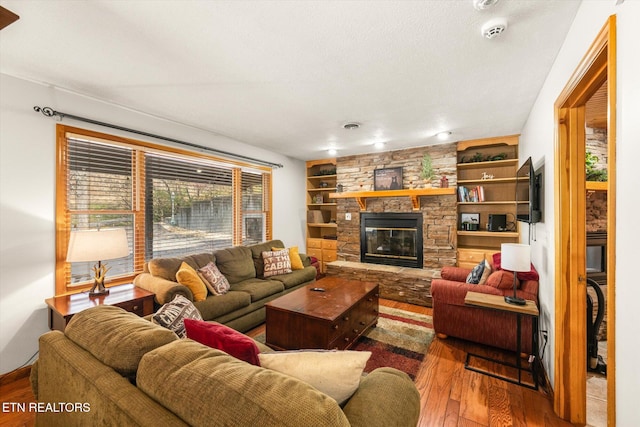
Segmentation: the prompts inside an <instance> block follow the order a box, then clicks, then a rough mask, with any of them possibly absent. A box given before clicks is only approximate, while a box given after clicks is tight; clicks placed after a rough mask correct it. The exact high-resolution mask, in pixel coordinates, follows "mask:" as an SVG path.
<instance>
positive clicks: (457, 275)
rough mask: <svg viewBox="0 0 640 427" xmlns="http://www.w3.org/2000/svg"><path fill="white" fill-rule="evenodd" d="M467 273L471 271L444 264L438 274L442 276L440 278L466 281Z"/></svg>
mask: <svg viewBox="0 0 640 427" xmlns="http://www.w3.org/2000/svg"><path fill="white" fill-rule="evenodd" d="M469 273H471V270H470V269H468V268H462V267H451V266H445V267H442V270H441V271H440V276H442V278H443V279H445V280H452V281H454V282H466V281H467V276H468V275H469Z"/></svg>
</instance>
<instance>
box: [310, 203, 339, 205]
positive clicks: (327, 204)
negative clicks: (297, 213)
mask: <svg viewBox="0 0 640 427" xmlns="http://www.w3.org/2000/svg"><path fill="white" fill-rule="evenodd" d="M337 205H338V204H337V203H308V204H307V206H337Z"/></svg>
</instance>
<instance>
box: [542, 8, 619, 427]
mask: <svg viewBox="0 0 640 427" xmlns="http://www.w3.org/2000/svg"><path fill="white" fill-rule="evenodd" d="M605 81H606V84H607V94H608V101H607V104H608V117H607V132H608V138H607V140H608V149H607V150H608V151H607V152H608V156H609V160H608V165H607V167H608V179H609V180H608V183H607V227H608V233H607V265H608V266H609V268H607V338H608V339H607V417H608V425H610V426H614V425H615V373H616V371H615V200H616V198H615V184H616V182H615V177H616V173H615V164H616V161H615V160H616V159H615V153H616V149H615V143H616V108H615V105H616V17H615V15H612V16H610V17H609V19H608V20H607V22H606V24H605V25H604V26H603V27H602V30H600V33H599V34H598V36H597V37H596V39H595V41H594V42H593V43H592V45H591V47H590V48H589V50H588V51H587V53H586V54H585V56H584V57H583V58H582V61H581V62H580V64H579V65H578V67H577V68H576V70H575V71H574V73H573V75H572V76H571V78H570V79H569V81H568V82H567V84H566V86H565V87H564V89H563V90H562V92H561V93H560V95H559V96H558V99H557V100H556V102H555V106H554V107H555V108H554V110H555V117H554V119H555V125H556V132H555V133H556V138H555V154H556V155H555V176H556V180H555V205H556V212H555V254H556V265H555V284H556V286H555V290H556V291H555V299H556V301H555V359H554V360H555V375H554V383H555V390H554V410H555V411H556V413H557V414H558V415H559V416H560V417H562V418H564V419H565V420H568V421H570V422H572V423H575V424H586V374H587V362H586V360H587V349H586V338H587V332H586V297H585V295H586V292H587V290H586V261H585V255H586V254H585V253H586V226H585V225H586V224H585V222H586V211H585V209H586V206H585V205H586V200H585V199H586V192H585V166H584V165H585V104H586V102H587V100H588V99H589V98H590V97H591V96H592V95H593V94H594V93H595V92H596V91H597V90H598V88H600V87H601V86H602V84H603V83H605Z"/></svg>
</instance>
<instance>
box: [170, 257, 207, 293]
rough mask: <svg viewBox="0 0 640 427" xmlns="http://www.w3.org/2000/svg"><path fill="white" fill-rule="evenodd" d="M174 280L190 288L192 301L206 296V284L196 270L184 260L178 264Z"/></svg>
mask: <svg viewBox="0 0 640 427" xmlns="http://www.w3.org/2000/svg"><path fill="white" fill-rule="evenodd" d="M176 281H177V282H178V283H180V284H181V285H184V286H186V287H187V288H189V289H190V290H191V293H192V294H193V300H194V301H204V299H205V298H206V297H207V286H206V285H205V284H204V282H203V281H202V279H201V278H200V276H199V275H198V272H197V271H196V270H195V269H194V268H193V267H191V266H190V265H189V264H187V263H186V262H184V261H183V262H182V264H180V268H179V269H178V272H177V273H176Z"/></svg>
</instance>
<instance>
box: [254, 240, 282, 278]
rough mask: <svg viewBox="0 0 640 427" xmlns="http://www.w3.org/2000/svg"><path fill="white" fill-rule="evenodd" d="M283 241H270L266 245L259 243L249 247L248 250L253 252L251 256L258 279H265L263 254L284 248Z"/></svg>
mask: <svg viewBox="0 0 640 427" xmlns="http://www.w3.org/2000/svg"><path fill="white" fill-rule="evenodd" d="M284 247H285V246H284V243H282V240H269V241H268V242H264V243H257V244H255V245H249V246H247V248H249V249H250V250H251V256H252V258H253V264H254V266H255V269H256V277H258V278H260V279H262V278H264V260H263V259H262V252H264V251H270V250H272V248H284Z"/></svg>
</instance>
